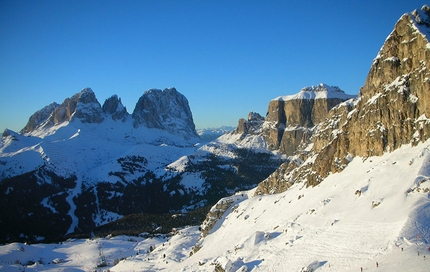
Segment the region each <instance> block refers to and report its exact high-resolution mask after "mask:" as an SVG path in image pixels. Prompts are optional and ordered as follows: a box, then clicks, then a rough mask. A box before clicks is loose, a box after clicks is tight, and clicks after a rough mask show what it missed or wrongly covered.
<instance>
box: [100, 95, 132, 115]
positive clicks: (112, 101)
mask: <svg viewBox="0 0 430 272" xmlns="http://www.w3.org/2000/svg"><path fill="white" fill-rule="evenodd" d="M102 110H103V112H104V113H106V114H108V115H110V116H111V117H112V119H113V120H115V121H116V120H122V121H125V119H126V118H127V116H128V115H129V114H128V112H127V109H126V108H125V107H124V106H123V105H122V103H121V98H118V96H117V95H113V96H111V97H110V98H108V99H106V101H105V102H104V103H103V107H102Z"/></svg>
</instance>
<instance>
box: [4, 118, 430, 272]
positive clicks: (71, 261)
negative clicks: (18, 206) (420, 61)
mask: <svg viewBox="0 0 430 272" xmlns="http://www.w3.org/2000/svg"><path fill="white" fill-rule="evenodd" d="M423 118H424V117H423ZM349 159H350V160H351V162H350V164H349V165H348V166H347V167H346V168H345V169H344V170H343V171H342V172H340V173H336V174H332V175H330V176H328V177H327V178H326V179H325V180H324V181H323V182H322V183H320V184H319V185H318V186H316V187H309V188H306V186H305V184H303V183H297V184H295V185H293V186H292V187H291V188H290V189H289V190H287V191H286V192H284V193H281V194H275V195H261V196H253V193H254V191H255V190H251V191H246V192H240V193H237V194H236V195H234V196H231V197H229V198H228V199H230V200H232V201H233V202H232V204H231V206H230V207H235V208H234V209H232V208H229V209H227V210H226V212H225V213H224V214H223V216H222V217H221V219H220V220H219V221H218V222H217V223H216V224H215V226H214V228H213V229H212V230H211V231H210V233H209V234H208V235H207V236H206V237H205V238H203V239H201V240H199V238H200V233H201V232H200V231H199V229H198V227H197V226H194V227H187V228H184V229H181V230H179V231H178V232H177V233H176V234H175V235H173V236H168V237H164V236H160V237H154V238H148V239H145V238H142V237H126V236H119V237H113V238H110V239H107V238H97V239H94V240H90V239H78V240H73V241H67V242H64V243H62V244H35V245H24V244H20V243H13V244H8V245H3V246H1V247H0V270H3V271H20V270H22V269H23V267H22V266H21V265H19V264H15V263H17V262H20V263H22V264H27V263H28V264H29V265H28V266H26V267H25V270H26V271H91V270H96V269H97V268H96V266H97V264H98V263H100V256H104V257H105V258H106V261H107V267H105V268H100V271H102V269H105V270H107V269H109V270H110V271H160V270H165V271H214V270H215V266H218V267H220V268H222V269H224V270H225V271H297V272H299V271H310V269H311V268H312V269H313V270H314V271H321V272H322V271H342V272H344V271H346V272H348V271H360V268H363V271H382V272H384V271H386V272H388V271H390V272H391V271H430V260H429V258H430V251H429V249H428V248H429V247H430V198H429V197H430V195H429V190H430V140H429V141H427V142H425V143H420V144H418V145H417V146H415V147H411V146H410V145H405V146H403V147H401V148H400V149H398V150H395V151H393V152H391V153H386V154H384V155H383V156H381V157H368V158H360V157H355V158H352V157H350V158H349ZM224 200H227V198H225V199H224ZM47 203H49V202H47ZM376 204H378V205H376ZM196 243H199V245H201V246H202V248H201V249H200V250H199V251H198V252H196V253H194V254H192V256H190V252H191V251H192V248H193V246H194V245H196ZM150 248H152V249H153V251H151V252H150V251H149V250H150ZM154 248H155V249H154ZM123 258H124V259H123ZM55 259H58V260H59V261H60V262H59V263H57V264H54V263H53V260H55ZM121 259H122V260H121ZM40 260H42V262H41V263H39V261H40ZM31 261H34V262H35V263H34V264H32V262H31ZM117 262H118V263H117ZM115 263H117V264H116V265H114V264H115ZM376 263H378V267H377V266H376ZM306 269H307V270H306Z"/></svg>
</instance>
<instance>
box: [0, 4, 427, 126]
mask: <svg viewBox="0 0 430 272" xmlns="http://www.w3.org/2000/svg"><path fill="white" fill-rule="evenodd" d="M423 4H425V2H421V1H411V0H408V1H404V0H403V1H375V0H373V1H368V0H360V1H271V0H268V1H252V0H251V1H222V0H221V1H212V0H207V1H206V0H199V1H179V0H177V1H164V0H157V1H155V0H154V1H149V0H141V1H129V0H106V1H80V0H73V1H66V0H56V1H46V0H39V1H33V0H25V1H24V0H15V1H12V0H0V130H1V131H3V129H5V128H10V129H12V130H15V131H19V130H21V129H22V128H23V127H24V126H25V124H26V123H27V121H28V118H29V117H30V116H31V115H32V114H33V113H34V112H36V111H37V110H39V109H41V108H43V107H44V106H46V105H48V104H50V103H52V102H57V103H61V102H63V101H64V99H65V98H67V97H70V96H72V95H73V94H75V93H77V92H79V91H80V90H81V89H82V88H84V87H91V88H92V89H93V91H94V92H95V94H96V96H97V99H98V100H99V102H100V103H101V104H103V102H104V100H105V99H107V98H108V97H110V96H112V95H114V94H117V95H118V96H119V97H120V98H121V99H122V102H123V104H124V105H125V106H126V107H127V110H128V112H129V113H132V111H133V109H134V107H135V104H136V102H137V101H138V99H139V97H140V96H141V95H142V94H143V92H144V91H146V90H148V89H151V88H157V89H164V88H167V87H175V88H176V89H177V90H178V91H179V92H181V93H182V94H184V95H185V96H186V97H187V99H188V101H189V104H190V107H191V111H192V113H193V117H194V122H195V124H196V127H197V128H206V127H218V126H222V125H230V126H236V125H237V121H238V119H239V118H241V117H243V118H246V117H247V114H248V112H250V111H255V112H258V113H260V114H262V115H263V116H264V115H265V114H266V111H267V106H268V103H269V101H270V100H271V99H273V98H275V97H277V96H281V95H288V94H293V93H297V92H298V91H299V90H300V89H301V88H303V87H305V86H311V85H317V84H319V83H326V84H328V85H335V86H339V87H340V88H341V89H343V90H344V91H345V92H346V93H348V94H357V93H358V92H359V88H360V87H361V86H362V85H363V84H364V81H365V79H366V76H367V73H368V71H369V68H370V65H371V63H372V60H373V58H374V57H376V55H377V53H378V51H379V49H380V48H381V46H382V45H383V43H384V41H385V38H386V37H387V36H388V35H389V34H390V32H391V31H392V30H393V28H394V25H395V23H396V22H397V20H398V19H399V18H400V17H401V15H402V14H404V13H406V12H411V11H412V10H414V9H416V8H421V6H422V5H423Z"/></svg>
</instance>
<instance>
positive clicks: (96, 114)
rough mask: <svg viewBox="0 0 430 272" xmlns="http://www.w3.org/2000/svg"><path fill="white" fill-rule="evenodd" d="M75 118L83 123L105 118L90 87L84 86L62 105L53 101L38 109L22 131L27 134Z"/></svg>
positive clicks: (96, 121) (100, 120)
mask: <svg viewBox="0 0 430 272" xmlns="http://www.w3.org/2000/svg"><path fill="white" fill-rule="evenodd" d="M73 118H78V119H80V120H81V121H82V122H83V123H101V122H102V121H103V120H104V117H103V112H102V109H101V106H100V103H99V102H98V101H97V99H96V96H95V94H94V92H93V91H92V90H91V89H90V88H84V89H83V90H82V91H81V92H79V93H77V94H75V95H73V96H72V97H70V98H66V99H65V100H64V102H63V103H61V105H58V104H57V103H52V104H51V105H49V106H47V107H45V108H43V109H42V110H40V111H37V112H36V113H35V114H33V115H32V116H31V117H30V119H29V121H28V123H27V125H26V126H25V127H24V129H23V130H22V131H21V132H22V133H24V134H25V133H30V132H32V131H33V130H35V129H36V128H41V129H45V128H50V127H52V126H54V125H58V124H61V123H63V122H67V121H71V120H73Z"/></svg>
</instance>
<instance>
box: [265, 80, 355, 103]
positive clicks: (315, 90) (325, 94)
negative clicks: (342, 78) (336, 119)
mask: <svg viewBox="0 0 430 272" xmlns="http://www.w3.org/2000/svg"><path fill="white" fill-rule="evenodd" d="M354 97H355V95H348V94H346V93H345V92H344V91H342V90H341V89H340V88H339V87H338V86H329V85H327V84H324V83H320V84H318V85H316V86H310V87H304V88H303V89H301V90H300V92H298V93H296V94H293V95H286V96H278V97H276V98H275V99H272V100H281V101H288V100H299V99H330V98H338V99H343V100H347V99H350V98H354Z"/></svg>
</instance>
